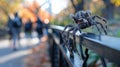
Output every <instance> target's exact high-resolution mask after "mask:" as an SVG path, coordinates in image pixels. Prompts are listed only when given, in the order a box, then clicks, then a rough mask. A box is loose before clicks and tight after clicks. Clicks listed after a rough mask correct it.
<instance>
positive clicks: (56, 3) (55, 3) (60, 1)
mask: <svg viewBox="0 0 120 67" xmlns="http://www.w3.org/2000/svg"><path fill="white" fill-rule="evenodd" d="M25 1H26V2H29V3H32V2H33V1H34V0H25ZM36 1H37V2H38V3H39V4H40V5H41V4H44V5H43V6H42V9H44V10H47V11H49V12H52V14H58V13H59V12H60V11H61V10H63V9H64V8H66V7H67V3H68V0H36ZM49 3H51V8H49ZM50 9H51V10H50Z"/></svg>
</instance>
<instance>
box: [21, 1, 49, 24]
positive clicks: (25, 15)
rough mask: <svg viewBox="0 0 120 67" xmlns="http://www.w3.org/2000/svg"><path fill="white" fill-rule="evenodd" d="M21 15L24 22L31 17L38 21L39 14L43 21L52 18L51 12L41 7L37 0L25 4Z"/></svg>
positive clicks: (33, 20)
mask: <svg viewBox="0 0 120 67" xmlns="http://www.w3.org/2000/svg"><path fill="white" fill-rule="evenodd" d="M20 16H21V18H22V20H23V22H26V21H27V20H28V19H31V21H32V22H36V19H37V16H39V17H40V18H41V20H42V21H43V22H44V21H45V19H49V20H50V14H49V12H47V11H45V10H43V9H41V8H40V5H39V4H38V3H37V2H36V1H34V2H33V3H32V4H27V6H25V5H23V6H22V9H21V10H20Z"/></svg>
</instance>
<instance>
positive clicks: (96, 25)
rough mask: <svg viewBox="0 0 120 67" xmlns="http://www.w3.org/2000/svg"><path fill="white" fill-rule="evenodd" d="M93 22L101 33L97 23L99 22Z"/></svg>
mask: <svg viewBox="0 0 120 67" xmlns="http://www.w3.org/2000/svg"><path fill="white" fill-rule="evenodd" d="M93 23H94V25H95V26H96V28H97V30H98V32H99V33H100V34H101V31H100V29H99V27H98V26H97V24H98V23H97V22H93Z"/></svg>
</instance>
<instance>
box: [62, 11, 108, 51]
mask: <svg viewBox="0 0 120 67" xmlns="http://www.w3.org/2000/svg"><path fill="white" fill-rule="evenodd" d="M91 14H92V13H91V11H90V10H86V11H78V12H77V13H75V15H71V16H72V20H73V21H74V23H75V25H73V24H69V25H67V26H65V28H64V30H63V31H62V34H63V35H65V34H64V32H65V30H66V29H67V28H68V32H67V36H66V37H64V36H63V38H65V39H64V40H65V42H66V43H65V44H68V42H69V40H68V39H69V38H68V37H69V33H70V31H72V33H73V40H74V44H75V41H76V38H75V34H76V32H77V31H79V32H80V33H81V29H86V28H88V27H90V26H93V25H95V26H96V28H97V30H98V31H99V33H100V34H101V33H102V32H101V31H100V28H99V27H98V25H100V26H101V28H102V29H103V31H104V33H105V35H107V28H108V27H107V21H106V19H105V18H102V17H100V16H98V15H91ZM95 18H98V19H100V20H102V21H103V22H104V25H103V24H102V23H101V22H99V21H96V20H95ZM71 47H72V48H73V50H75V51H76V49H75V45H74V46H72V45H71Z"/></svg>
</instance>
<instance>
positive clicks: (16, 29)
mask: <svg viewBox="0 0 120 67" xmlns="http://www.w3.org/2000/svg"><path fill="white" fill-rule="evenodd" d="M11 24H12V27H11V33H12V40H13V44H12V47H13V50H16V49H17V48H16V47H17V44H18V45H19V46H20V32H21V26H22V21H21V18H20V17H19V16H18V13H17V12H16V13H15V14H14V19H13V20H12V23H11Z"/></svg>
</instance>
